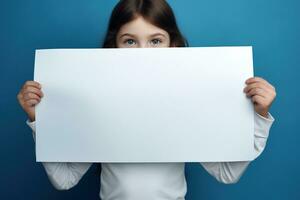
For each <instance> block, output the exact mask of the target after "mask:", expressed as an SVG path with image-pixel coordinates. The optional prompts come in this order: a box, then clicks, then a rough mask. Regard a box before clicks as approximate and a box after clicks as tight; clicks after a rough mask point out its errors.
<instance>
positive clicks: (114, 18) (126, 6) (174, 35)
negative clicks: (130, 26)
mask: <svg viewBox="0 0 300 200" xmlns="http://www.w3.org/2000/svg"><path fill="white" fill-rule="evenodd" d="M139 16H141V17H143V18H144V19H145V20H146V21H148V22H149V23H151V24H153V25H154V26H157V27H159V28H161V29H163V30H165V31H166V32H168V33H169V35H170V40H171V41H170V46H171V47H187V46H188V42H187V40H186V39H185V38H184V37H183V36H182V34H181V33H180V31H179V28H178V26H177V23H176V19H175V16H174V13H173V11H172V8H171V7H170V6H169V4H168V3H167V2H166V1H165V0H120V1H119V3H118V4H117V5H116V6H115V7H114V9H113V11H112V14H111V17H110V20H109V25H108V30H107V33H106V36H105V39H104V43H103V48H116V47H117V44H116V38H117V34H118V32H119V30H120V28H121V27H122V26H123V25H124V24H126V23H128V22H130V21H132V20H134V19H135V18H137V17H139Z"/></svg>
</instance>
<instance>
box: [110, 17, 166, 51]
mask: <svg viewBox="0 0 300 200" xmlns="http://www.w3.org/2000/svg"><path fill="white" fill-rule="evenodd" d="M116 41H117V48H153V47H170V36H169V34H168V32H166V31H165V30H163V29H160V28H159V27H156V26H154V25H152V24H150V23H149V22H147V21H146V20H144V18H143V17H137V18H136V19H134V20H132V21H131V22H128V23H127V24H124V25H123V26H122V27H121V28H120V30H119V32H118V34H117V40H116Z"/></svg>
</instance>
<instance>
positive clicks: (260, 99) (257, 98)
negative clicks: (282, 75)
mask: <svg viewBox="0 0 300 200" xmlns="http://www.w3.org/2000/svg"><path fill="white" fill-rule="evenodd" d="M251 100H252V102H253V103H256V104H259V105H263V103H264V102H265V98H264V97H262V96H259V95H255V96H253V97H252V98H251Z"/></svg>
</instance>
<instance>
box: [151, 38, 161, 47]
mask: <svg viewBox="0 0 300 200" xmlns="http://www.w3.org/2000/svg"><path fill="white" fill-rule="evenodd" d="M160 43H161V40H159V39H153V40H151V44H152V45H154V46H157V45H159V44H160Z"/></svg>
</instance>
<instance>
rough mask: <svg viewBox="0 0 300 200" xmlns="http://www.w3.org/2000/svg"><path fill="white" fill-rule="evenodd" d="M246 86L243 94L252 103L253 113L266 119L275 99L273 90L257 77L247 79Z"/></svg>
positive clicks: (268, 84)
mask: <svg viewBox="0 0 300 200" xmlns="http://www.w3.org/2000/svg"><path fill="white" fill-rule="evenodd" d="M246 84H247V86H246V87H245V88H244V92H245V93H246V95H247V97H250V98H251V100H252V102H253V103H254V108H255V111H256V112H257V113H258V114H260V115H261V116H264V117H267V116H268V112H269V108H270V106H271V104H272V102H273V100H274V99H275V97H276V92H275V88H274V87H273V86H272V85H271V84H270V83H268V82H267V81H266V80H264V79H262V78H259V77H253V78H249V79H247V80H246Z"/></svg>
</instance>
